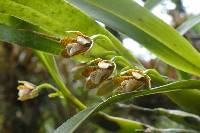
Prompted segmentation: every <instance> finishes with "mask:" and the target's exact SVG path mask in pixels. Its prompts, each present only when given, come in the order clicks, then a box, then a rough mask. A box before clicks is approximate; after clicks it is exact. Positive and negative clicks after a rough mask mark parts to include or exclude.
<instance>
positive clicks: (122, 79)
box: [113, 69, 151, 94]
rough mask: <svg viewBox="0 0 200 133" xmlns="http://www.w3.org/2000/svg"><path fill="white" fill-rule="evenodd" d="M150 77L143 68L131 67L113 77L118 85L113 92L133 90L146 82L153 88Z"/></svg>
mask: <svg viewBox="0 0 200 133" xmlns="http://www.w3.org/2000/svg"><path fill="white" fill-rule="evenodd" d="M150 80H151V79H150V77H149V76H148V75H147V74H146V73H145V71H143V70H139V69H130V70H127V71H125V72H123V73H121V75H120V76H117V77H113V82H114V83H115V84H117V85H118V87H117V88H116V89H114V91H113V94H117V93H124V92H131V91H134V90H136V89H138V88H140V87H141V86H142V85H144V84H146V85H147V86H148V87H149V88H151V83H150Z"/></svg>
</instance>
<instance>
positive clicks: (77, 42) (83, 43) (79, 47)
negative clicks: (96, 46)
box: [60, 31, 92, 57]
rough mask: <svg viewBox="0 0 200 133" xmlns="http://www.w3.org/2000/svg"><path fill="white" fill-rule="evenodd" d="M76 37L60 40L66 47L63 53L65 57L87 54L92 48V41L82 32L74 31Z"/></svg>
mask: <svg viewBox="0 0 200 133" xmlns="http://www.w3.org/2000/svg"><path fill="white" fill-rule="evenodd" d="M74 33H75V36H73V35H71V36H68V37H66V38H63V39H61V40H60V44H61V45H62V46H63V47H64V49H63V50H62V51H61V55H62V56H63V57H71V56H74V55H78V54H81V53H84V52H86V51H87V50H89V49H90V48H91V46H92V40H91V39H90V38H89V37H88V36H86V35H83V34H82V33H81V32H78V31H74Z"/></svg>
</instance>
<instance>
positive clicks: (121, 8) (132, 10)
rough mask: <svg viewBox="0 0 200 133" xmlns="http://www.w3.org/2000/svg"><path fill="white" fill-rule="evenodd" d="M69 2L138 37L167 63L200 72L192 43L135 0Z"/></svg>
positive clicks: (193, 72)
mask: <svg viewBox="0 0 200 133" xmlns="http://www.w3.org/2000/svg"><path fill="white" fill-rule="evenodd" d="M69 1H70V2H71V3H72V4H75V5H76V6H78V7H79V8H81V9H82V10H84V11H85V12H87V13H88V14H89V15H91V16H92V17H94V18H96V19H98V20H100V21H103V22H104V23H105V24H108V25H109V26H111V27H113V28H114V29H117V30H119V31H121V32H123V33H125V34H126V35H128V36H129V37H131V38H133V39H135V40H136V41H138V42H139V43H140V44H142V45H143V46H145V47H146V48H147V49H149V50H150V51H152V52H153V53H154V54H156V55H157V56H158V57H159V58H160V59H162V60H163V61H165V62H166V63H169V64H171V65H172V66H174V67H176V68H178V69H180V70H183V71H185V72H189V73H192V74H196V75H200V66H199V63H200V55H199V53H198V52H197V51H196V50H195V49H194V48H193V47H192V45H191V44H190V43H189V42H188V41H187V40H186V39H184V38H183V37H182V36H181V35H180V34H179V33H178V32H177V31H175V29H173V28H172V27H170V26H169V25H167V24H166V23H164V22H163V21H162V20H160V19H159V18H157V17H156V16H154V15H153V14H152V13H150V12H149V11H148V10H147V9H145V8H143V7H141V6H139V5H138V4H137V3H135V2H133V1H132V0H126V1H124V0H117V1H115V0H69ZM186 53H187V54H186ZM183 64H184V65H183Z"/></svg>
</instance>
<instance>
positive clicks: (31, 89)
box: [17, 81, 39, 101]
mask: <svg viewBox="0 0 200 133" xmlns="http://www.w3.org/2000/svg"><path fill="white" fill-rule="evenodd" d="M18 83H19V85H18V87H17V89H18V90H19V92H18V100H20V101H26V100H28V99H33V98H35V97H37V96H38V95H39V90H38V89H37V86H36V85H34V84H32V83H30V82H27V81H18Z"/></svg>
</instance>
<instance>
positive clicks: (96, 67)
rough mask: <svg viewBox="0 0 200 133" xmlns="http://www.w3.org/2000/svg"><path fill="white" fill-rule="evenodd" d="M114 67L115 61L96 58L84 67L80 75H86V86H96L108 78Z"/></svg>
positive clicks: (90, 87)
mask: <svg viewBox="0 0 200 133" xmlns="http://www.w3.org/2000/svg"><path fill="white" fill-rule="evenodd" d="M114 69H115V63H113V62H112V61H110V60H103V59H100V58H98V59H96V60H94V61H92V62H90V64H89V65H88V66H87V67H86V69H85V70H84V71H83V72H82V75H83V76H85V77H87V81H86V87H87V88H89V89H92V88H96V87H97V86H98V85H100V84H101V83H102V82H103V81H105V80H106V79H108V78H109V77H110V76H111V74H112V73H113V71H114Z"/></svg>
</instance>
